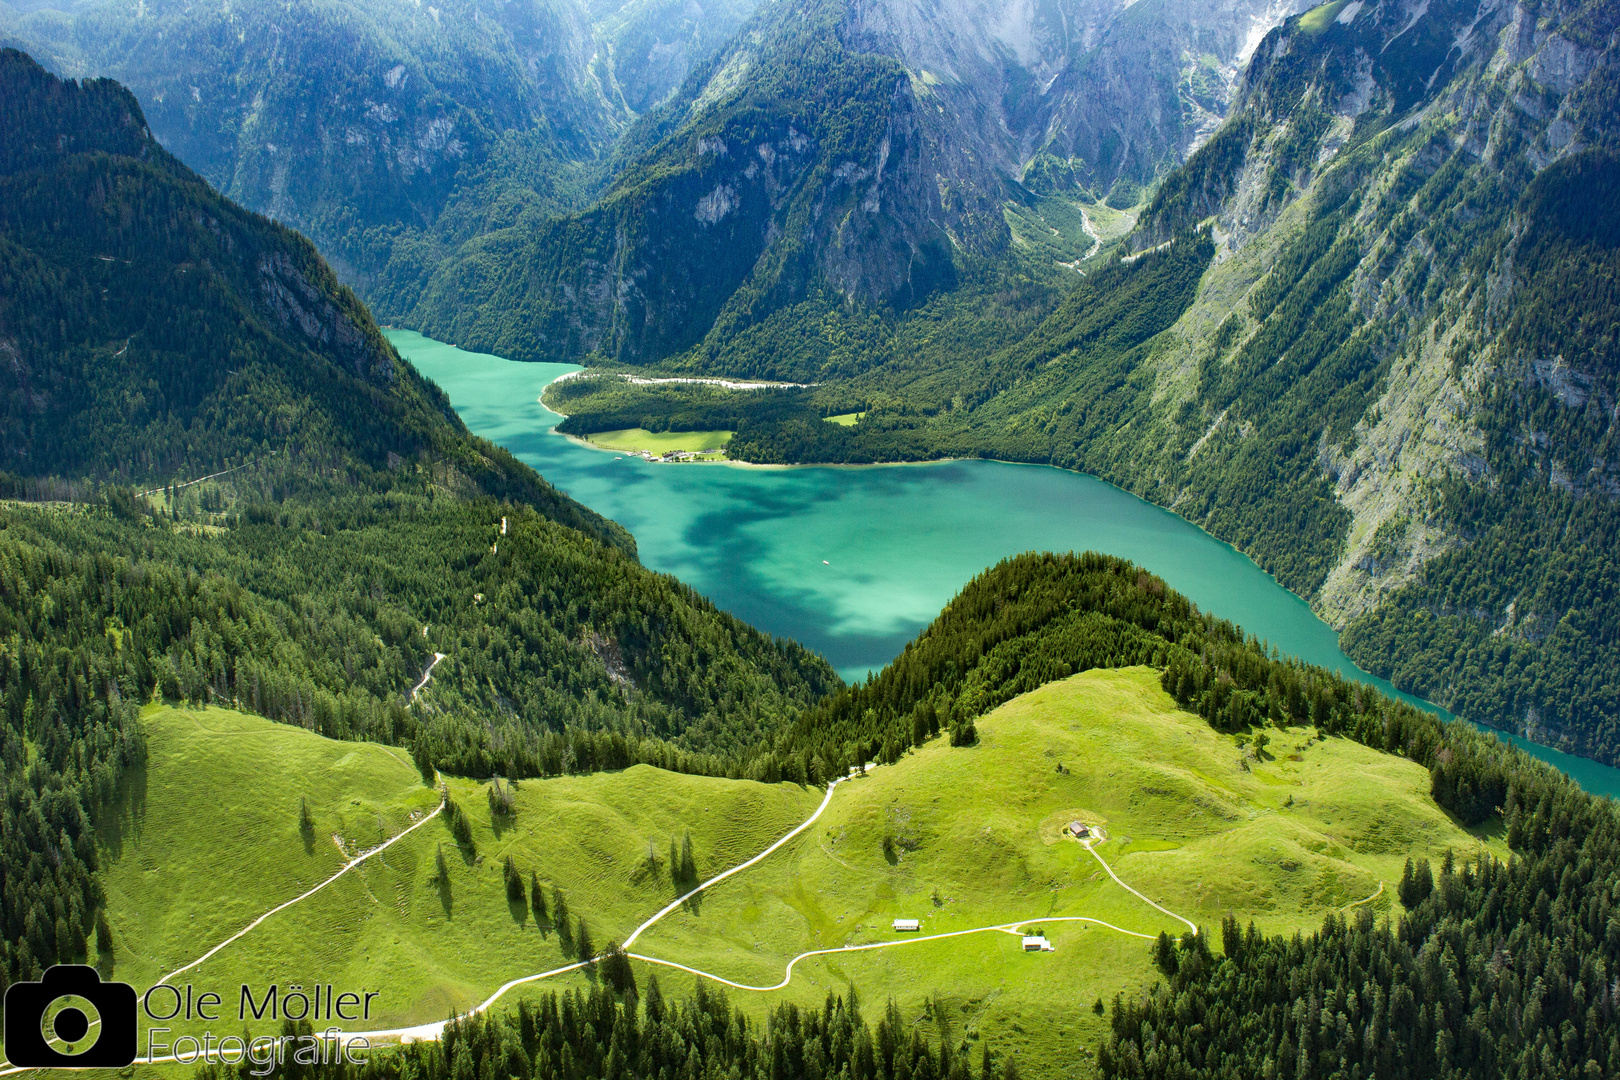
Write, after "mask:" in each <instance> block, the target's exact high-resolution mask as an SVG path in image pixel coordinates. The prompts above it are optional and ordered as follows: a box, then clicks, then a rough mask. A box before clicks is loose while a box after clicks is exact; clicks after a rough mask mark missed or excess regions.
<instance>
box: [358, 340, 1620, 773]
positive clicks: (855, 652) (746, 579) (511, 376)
mask: <svg viewBox="0 0 1620 1080" xmlns="http://www.w3.org/2000/svg"><path fill="white" fill-rule="evenodd" d="M388 337H389V340H391V341H392V342H393V343H394V345H395V346H396V347H397V348H398V349H399V350H400V352H401V353H402V354H404V355H405V356H406V357H408V358H409V359H410V361H411V362H412V363H413V364H415V365H416V367H417V369H418V370H419V371H421V372H422V374H424V375H426V376H427V377H428V378H430V379H432V380H433V381H434V382H436V383H438V384H439V385H440V386H442V387H443V388H444V390H445V392H446V393H448V394H449V395H450V400H451V402H452V404H454V406H455V408H456V410H457V412H459V413H460V414H461V417H462V419H463V420H464V421H465V422H466V424H467V426H468V427H469V428H471V429H472V430H473V431H474V432H476V433H478V434H479V435H482V436H483V437H485V438H487V439H490V440H491V441H493V442H496V443H498V444H500V445H501V446H504V447H506V448H507V449H508V450H511V451H512V452H513V453H514V454H516V455H517V456H518V457H519V458H521V459H522V460H523V461H525V462H527V463H528V464H529V465H532V466H533V467H534V468H535V469H537V470H538V471H539V472H540V474H541V475H543V476H544V477H545V478H546V479H547V480H549V481H550V482H551V483H552V484H554V485H555V486H556V487H558V488H560V489H562V490H563V491H566V492H567V493H568V494H570V495H572V496H573V497H574V498H576V499H578V500H579V501H580V502H582V503H584V504H585V505H586V506H589V507H591V508H592V509H593V510H596V511H597V512H598V513H600V514H603V515H604V516H606V517H610V518H612V519H613V520H615V521H617V522H619V523H620V524H621V525H623V526H625V528H627V529H629V530H630V531H631V533H633V534H634V535H635V538H636V543H637V545H638V548H639V550H640V553H641V561H642V562H643V563H644V564H646V565H647V566H649V567H651V568H652V569H654V570H660V571H664V572H666V573H670V574H674V575H675V576H676V577H678V578H680V579H681V580H682V581H685V582H686V583H688V584H689V585H691V586H692V587H693V588H695V589H697V590H698V591H699V592H701V593H703V594H704V595H706V596H708V597H709V598H710V599H711V600H713V601H714V602H715V603H716V604H718V605H719V606H720V607H722V608H724V609H726V610H727V611H730V612H732V613H733V614H735V615H737V616H738V617H739V618H742V619H744V620H746V621H748V622H750V623H752V624H754V625H755V626H758V627H760V628H761V629H764V630H768V631H770V632H771V633H773V634H780V635H784V636H787V637H792V638H796V639H798V640H799V641H802V642H803V643H805V644H806V645H808V646H810V647H811V648H813V649H815V650H817V651H818V652H820V653H821V654H822V655H824V656H826V657H827V658H828V659H829V660H830V661H832V663H833V665H834V666H836V667H837V668H838V669H839V672H840V673H841V674H842V675H843V676H844V678H846V679H855V678H861V677H864V676H865V675H866V673H867V672H868V671H872V670H875V669H877V668H880V667H882V666H883V665H884V664H887V663H888V662H889V661H890V660H891V659H893V658H894V656H895V655H896V654H897V653H899V651H900V650H901V649H902V648H903V647H904V646H905V643H906V642H907V641H910V640H911V639H912V638H913V637H915V636H916V635H917V632H918V631H919V630H921V629H922V628H923V627H924V626H926V625H927V624H928V623H929V622H930V621H931V620H932V619H933V618H934V616H935V615H937V614H938V613H939V610H940V608H942V607H944V606H945V604H946V602H948V601H949V600H950V599H951V597H952V596H954V595H955V594H956V593H957V591H958V590H960V589H961V587H962V586H963V585H964V584H965V583H966V582H967V581H968V580H969V579H971V578H972V577H973V576H974V575H976V574H978V573H979V572H980V571H982V570H984V569H985V568H986V567H989V566H991V565H993V564H995V563H996V562H998V561H999V560H1001V559H1003V558H1006V557H1007V556H1010V555H1016V554H1018V553H1019V552H1023V551H1029V550H1032V549H1034V550H1047V551H1085V550H1088V549H1089V550H1095V551H1104V552H1108V553H1110V554H1113V555H1119V556H1122V557H1124V558H1128V559H1130V560H1132V561H1133V562H1135V563H1137V564H1139V565H1141V566H1145V567H1147V568H1148V569H1149V570H1151V571H1153V572H1154V573H1155V574H1158V575H1159V576H1160V577H1162V578H1164V580H1165V581H1166V582H1167V583H1168V584H1169V585H1170V586H1171V587H1173V588H1175V589H1177V590H1179V591H1181V592H1182V593H1184V594H1185V595H1187V596H1188V597H1190V598H1191V599H1192V600H1193V601H1194V602H1195V603H1196V604H1198V606H1199V607H1201V608H1203V609H1204V610H1205V611H1210V612H1214V613H1215V614H1217V615H1219V616H1221V617H1222V618H1226V619H1231V620H1232V621H1234V622H1236V623H1238V624H1239V625H1241V626H1242V627H1243V628H1244V629H1245V630H1247V631H1248V632H1249V633H1252V634H1255V635H1258V636H1259V637H1261V638H1262V639H1264V640H1266V641H1269V642H1271V643H1272V644H1274V645H1276V646H1277V647H1278V648H1280V649H1281V650H1283V651H1284V652H1285V653H1288V654H1290V655H1293V656H1297V657H1299V658H1300V659H1302V660H1305V661H1308V662H1309V663H1313V664H1319V665H1321V666H1323V667H1328V668H1334V669H1336V670H1338V671H1340V672H1343V673H1344V674H1345V675H1346V676H1348V677H1353V678H1356V679H1360V680H1362V681H1364V682H1367V683H1370V684H1372V685H1374V686H1377V687H1379V688H1380V689H1382V690H1383V691H1385V692H1386V693H1390V694H1394V695H1396V696H1399V697H1403V698H1406V700H1408V701H1412V702H1414V703H1416V704H1420V705H1423V706H1424V707H1425V708H1429V709H1434V708H1435V707H1434V706H1433V705H1429V704H1428V703H1426V702H1421V701H1418V699H1416V698H1412V697H1410V696H1408V695H1405V694H1401V693H1400V692H1399V691H1397V690H1395V688H1394V687H1392V686H1390V685H1389V684H1388V683H1387V682H1385V681H1384V680H1382V679H1378V678H1375V677H1374V676H1372V675H1369V674H1368V673H1366V672H1365V671H1362V670H1361V669H1360V668H1358V667H1356V666H1355V664H1353V663H1351V661H1350V660H1349V658H1348V657H1346V656H1345V655H1344V653H1342V652H1341V651H1340V650H1339V642H1338V637H1337V635H1336V634H1335V633H1334V632H1333V629H1332V628H1331V627H1329V626H1328V625H1327V624H1326V623H1324V622H1323V621H1322V620H1321V619H1319V618H1317V617H1316V615H1315V614H1314V613H1313V612H1312V611H1311V609H1310V607H1309V606H1308V605H1307V604H1306V603H1305V601H1303V600H1301V599H1300V598H1299V597H1298V596H1296V595H1294V594H1293V593H1291V592H1289V591H1288V590H1287V589H1284V588H1283V587H1282V586H1280V585H1278V584H1277V582H1276V581H1275V580H1273V579H1272V578H1271V577H1270V576H1269V575H1267V574H1266V573H1265V572H1264V571H1262V570H1261V569H1260V568H1259V567H1257V566H1255V564H1254V563H1253V562H1251V561H1250V560H1249V558H1248V557H1247V556H1245V555H1243V554H1241V553H1240V552H1238V551H1237V550H1236V549H1235V548H1233V547H1232V546H1231V545H1229V544H1225V543H1222V542H1221V541H1219V540H1216V539H1215V538H1214V537H1212V536H1210V535H1209V534H1208V533H1206V532H1204V531H1203V530H1202V529H1200V528H1198V527H1197V526H1196V525H1193V524H1191V523H1190V522H1188V521H1186V520H1184V519H1183V518H1180V517H1177V516H1176V515H1175V514H1172V513H1170V512H1169V511H1168V510H1162V509H1160V508H1159V507H1156V506H1154V505H1152V504H1151V503H1147V502H1144V501H1143V500H1141V499H1139V498H1137V497H1136V496H1134V495H1131V494H1129V493H1128V492H1125V491H1122V490H1120V489H1119V488H1116V487H1114V486H1113V485H1111V484H1107V483H1104V482H1103V481H1101V480H1098V479H1096V478H1095V477H1092V476H1086V475H1085V474H1083V473H1074V472H1066V471H1064V470H1061V469H1055V468H1050V467H1047V466H1038V465H1012V464H1006V463H1003V462H994V461H952V462H939V463H934V464H928V465H904V466H869V467H813V468H792V469H772V468H748V467H742V466H736V465H720V464H710V465H703V464H690V465H655V464H650V463H648V462H645V461H642V460H641V459H640V458H636V457H627V456H624V455H621V454H615V453H612V452H608V451H603V450H597V449H592V448H590V447H586V446H583V445H581V444H580V443H578V442H575V441H573V440H570V439H567V438H565V437H563V436H561V435H558V434H556V433H555V432H553V431H552V428H553V427H554V426H556V424H557V422H558V421H559V420H560V419H561V418H560V417H559V416H557V415H556V414H555V413H553V412H551V411H550V410H548V409H546V408H545V407H543V406H542V405H541V404H540V401H539V398H540V393H541V391H542V390H543V389H544V388H545V386H546V384H547V383H549V382H551V381H552V380H553V379H555V378H557V377H558V376H559V375H561V374H563V373H564V372H568V371H573V370H576V368H575V367H573V366H572V365H566V364H522V363H516V362H513V361H509V360H503V359H501V358H500V357H497V356H490V355H488V354H484V353H471V352H466V351H464V350H461V349H458V348H456V347H454V346H452V345H446V344H443V343H442V342H437V341H433V340H431V339H429V338H425V337H423V336H422V335H420V334H416V333H413V332H410V331H401V330H394V331H390V332H389V334H388ZM1436 711H1439V710H1436ZM1513 742H1514V743H1515V744H1516V745H1519V746H1522V747H1524V748H1525V749H1526V750H1528V751H1530V752H1531V753H1533V754H1535V755H1536V756H1537V757H1539V758H1542V759H1543V760H1546V761H1549V762H1551V763H1552V764H1553V765H1555V766H1557V767H1558V768H1560V769H1562V770H1564V771H1565V772H1566V773H1568V774H1569V775H1571V776H1572V777H1574V778H1575V779H1576V780H1577V781H1578V782H1579V783H1580V784H1581V786H1582V787H1584V788H1586V790H1588V791H1591V792H1594V793H1598V794H1604V795H1620V770H1617V769H1613V768H1610V767H1608V766H1604V765H1599V764H1597V763H1596V762H1592V761H1588V760H1586V759H1584V758H1577V757H1572V756H1570V755H1568V754H1561V753H1559V752H1557V751H1555V750H1550V749H1548V748H1547V747H1544V746H1539V745H1537V744H1535V743H1530V742H1528V741H1526V740H1523V739H1518V738H1515V739H1513Z"/></svg>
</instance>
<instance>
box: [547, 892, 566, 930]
mask: <svg viewBox="0 0 1620 1080" xmlns="http://www.w3.org/2000/svg"><path fill="white" fill-rule="evenodd" d="M551 902H552V912H551V921H552V925H554V926H555V927H557V929H558V930H560V931H561V932H562V934H563V936H564V937H567V936H568V897H567V896H566V895H564V893H563V891H562V890H561V889H558V888H553V889H552V890H551Z"/></svg>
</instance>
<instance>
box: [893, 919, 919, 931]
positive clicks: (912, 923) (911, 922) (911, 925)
mask: <svg viewBox="0 0 1620 1080" xmlns="http://www.w3.org/2000/svg"><path fill="white" fill-rule="evenodd" d="M894 928H895V929H896V930H904V931H906V932H908V933H913V934H914V933H916V932H917V931H918V930H921V929H922V920H921V919H896V920H894Z"/></svg>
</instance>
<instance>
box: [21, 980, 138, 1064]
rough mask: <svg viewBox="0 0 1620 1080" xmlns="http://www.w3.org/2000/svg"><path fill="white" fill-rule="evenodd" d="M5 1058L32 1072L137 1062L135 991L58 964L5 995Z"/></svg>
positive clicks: (117, 983) (127, 985)
mask: <svg viewBox="0 0 1620 1080" xmlns="http://www.w3.org/2000/svg"><path fill="white" fill-rule="evenodd" d="M5 1035H6V1057H7V1058H9V1059H10V1061H11V1064H13V1065H19V1066H22V1067H23V1068H29V1069H121V1068H123V1067H124V1066H125V1065H128V1064H130V1063H131V1062H133V1061H134V1060H135V988H134V987H133V986H130V985H129V984H128V983H121V982H102V981H101V976H100V974H98V973H97V971H96V969H95V968H93V967H89V966H88V965H85V964H57V965H56V966H55V967H52V968H50V969H49V970H48V971H46V972H45V975H44V977H43V978H41V979H40V981H39V982H19V983H12V984H11V986H9V987H8V988H7V989H6V1025H5Z"/></svg>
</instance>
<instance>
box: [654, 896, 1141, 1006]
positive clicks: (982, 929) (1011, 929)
mask: <svg viewBox="0 0 1620 1080" xmlns="http://www.w3.org/2000/svg"><path fill="white" fill-rule="evenodd" d="M1059 922H1086V923H1095V924H1096V925H1098V926H1106V927H1107V928H1108V929H1110V930H1117V931H1119V932H1120V933H1121V934H1129V935H1130V936H1131V937H1139V938H1145V939H1146V940H1148V941H1152V940H1153V936H1154V935H1152V934H1139V933H1137V932H1136V931H1135V930H1126V929H1125V928H1124V927H1121V926H1115V925H1114V924H1113V923H1109V922H1103V921H1102V920H1101V919H1091V918H1087V917H1086V916H1084V915H1056V916H1052V917H1050V918H1045V919H1025V920H1024V921H1023V922H1015V923H1001V924H999V925H996V926H975V927H974V928H973V929H971V930H952V931H950V932H949V933H945V934H928V935H926V936H924V937H906V938H896V939H895V940H893V941H873V942H869V943H868V944H865V945H843V946H840V947H839V948H836V949H812V950H810V951H809V952H802V953H800V954H799V955H798V956H795V957H794V958H793V959H791V960H789V961H788V965H787V971H786V973H784V974H783V976H782V981H781V982H779V983H777V984H776V985H775V986H749V985H748V984H746V983H740V982H732V981H731V980H730V979H722V978H721V977H720V976H718V975H715V974H712V973H710V972H707V971H700V970H698V969H697V968H694V967H687V966H686V965H685V964H677V963H675V961H673V960H660V959H659V958H658V957H656V956H642V955H641V954H640V953H629V954H628V955H630V956H632V957H634V958H635V959H637V960H642V961H645V962H646V963H649V964H662V965H663V966H664V967H672V968H679V969H680V970H681V971H685V972H689V973H691V974H693V975H701V976H702V977H703V978H705V979H712V980H714V981H715V982H717V983H724V984H725V985H727V986H732V987H736V988H737V989H738V990H755V991H760V992H765V991H770V990H781V989H782V988H784V987H786V986H787V984H788V983H789V982H791V981H792V980H793V965H794V964H797V963H798V962H799V961H800V960H803V959H805V958H806V957H809V956H828V955H830V954H832V953H846V952H870V951H871V950H873V949H891V948H894V947H895V946H898V945H915V944H917V943H918V942H919V941H939V940H941V939H943V938H953V937H962V936H964V935H966V934H986V933H990V932H992V931H1000V932H1001V933H1004V934H1016V933H1018V930H1019V927H1023V926H1034V925H1036V924H1041V925H1044V924H1046V923H1059Z"/></svg>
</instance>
